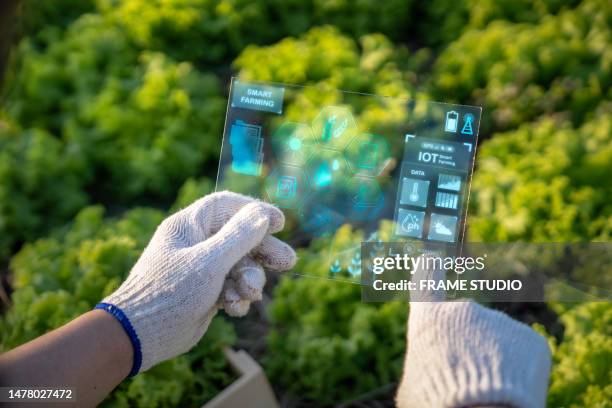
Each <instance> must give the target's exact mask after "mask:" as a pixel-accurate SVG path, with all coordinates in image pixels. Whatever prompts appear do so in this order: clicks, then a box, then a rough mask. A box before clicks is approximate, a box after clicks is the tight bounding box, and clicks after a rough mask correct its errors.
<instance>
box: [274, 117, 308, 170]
mask: <svg viewBox="0 0 612 408" xmlns="http://www.w3.org/2000/svg"><path fill="white" fill-rule="evenodd" d="M314 143H315V142H314V137H313V135H312V131H311V130H310V126H308V125H305V124H302V123H295V122H285V123H283V124H282V125H281V126H279V128H278V129H277V130H276V132H274V134H273V135H272V149H273V150H274V155H275V157H276V159H277V160H278V161H279V162H282V163H287V164H294V165H297V166H300V165H302V164H304V163H306V160H307V159H308V157H309V156H310V155H311V154H312V150H313V149H312V147H313V145H314Z"/></svg>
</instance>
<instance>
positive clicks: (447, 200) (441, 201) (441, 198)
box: [436, 191, 459, 210]
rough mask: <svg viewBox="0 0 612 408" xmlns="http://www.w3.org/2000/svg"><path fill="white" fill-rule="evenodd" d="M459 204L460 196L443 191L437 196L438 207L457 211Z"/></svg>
mask: <svg viewBox="0 0 612 408" xmlns="http://www.w3.org/2000/svg"><path fill="white" fill-rule="evenodd" d="M458 202H459V196H458V195H457V194H454V193H443V192H441V191H438V193H437V194H436V207H440V208H448V209H451V210H456V209H457V203H458Z"/></svg>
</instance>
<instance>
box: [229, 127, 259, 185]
mask: <svg viewBox="0 0 612 408" xmlns="http://www.w3.org/2000/svg"><path fill="white" fill-rule="evenodd" d="M229 139H230V140H229V141H230V145H231V146H232V170H234V171H235V172H236V173H241V174H247V175H250V176H259V175H260V174H261V162H262V160H263V138H262V137H261V126H257V125H252V124H248V123H245V122H243V121H242V120H237V121H236V122H234V124H232V129H231V131H230V138H229Z"/></svg>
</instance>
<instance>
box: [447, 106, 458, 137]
mask: <svg viewBox="0 0 612 408" xmlns="http://www.w3.org/2000/svg"><path fill="white" fill-rule="evenodd" d="M458 123H459V114H458V113H457V112H455V111H448V112H446V122H445V123H444V131H445V132H451V133H457V124H458Z"/></svg>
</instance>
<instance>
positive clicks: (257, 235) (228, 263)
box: [188, 201, 280, 277]
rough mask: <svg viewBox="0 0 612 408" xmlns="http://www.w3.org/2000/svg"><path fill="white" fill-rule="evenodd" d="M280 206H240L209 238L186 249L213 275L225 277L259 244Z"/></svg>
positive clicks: (262, 204)
mask: <svg viewBox="0 0 612 408" xmlns="http://www.w3.org/2000/svg"><path fill="white" fill-rule="evenodd" d="M272 211H277V212H280V210H279V209H277V208H275V207H272V206H266V205H265V204H264V203H261V202H257V201H256V202H252V203H250V204H247V205H245V206H244V207H242V208H241V209H240V210H239V211H238V212H237V213H236V214H234V216H232V217H231V218H230V219H229V221H228V222H227V223H226V224H225V225H224V226H223V227H221V229H220V230H219V231H218V232H217V233H216V234H214V235H213V236H212V237H210V238H208V239H207V240H205V241H202V242H199V243H197V244H195V245H193V246H192V247H190V248H188V251H190V252H191V256H192V259H195V260H196V262H198V263H200V264H201V265H202V266H203V268H202V269H207V270H209V271H211V272H212V273H213V274H216V273H220V274H222V275H223V277H225V276H226V275H227V273H228V272H229V271H230V269H231V268H232V266H234V265H235V264H236V263H237V262H238V261H239V260H240V259H242V258H243V257H244V256H245V255H247V254H248V253H249V252H250V251H251V250H252V249H253V248H255V247H256V246H258V245H259V244H260V243H261V241H262V240H263V238H264V237H265V236H266V234H268V230H269V229H270V218H271V216H276V215H277V214H270V212H272Z"/></svg>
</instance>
